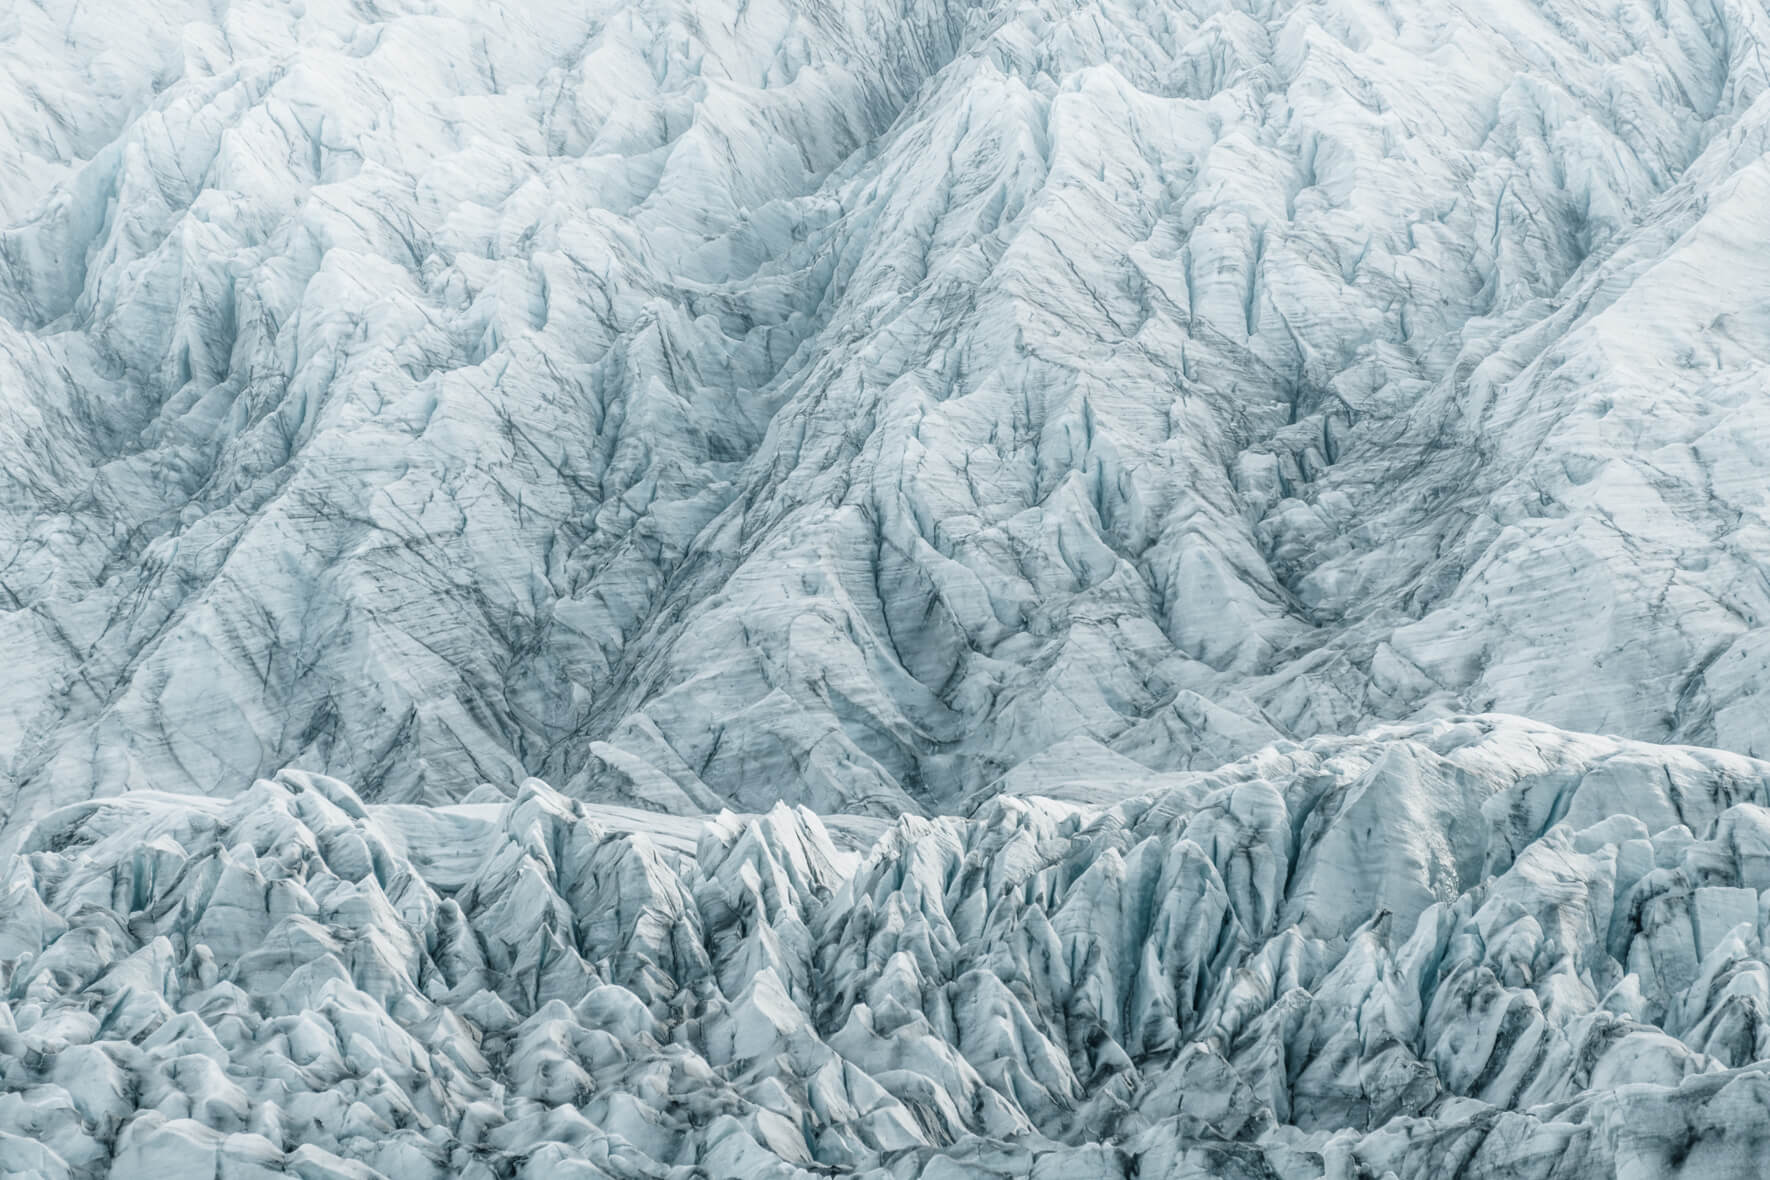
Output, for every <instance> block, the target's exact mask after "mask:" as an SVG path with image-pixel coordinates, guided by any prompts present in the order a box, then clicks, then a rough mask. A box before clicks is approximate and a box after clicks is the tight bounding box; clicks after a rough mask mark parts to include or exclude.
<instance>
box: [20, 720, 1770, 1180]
mask: <svg viewBox="0 0 1770 1180" xmlns="http://www.w3.org/2000/svg"><path fill="white" fill-rule="evenodd" d="M609 815H610V813H608V812H605V811H603V810H602V809H600V808H598V807H597V806H596V805H594V804H592V805H588V806H586V805H584V804H581V803H576V802H574V801H572V800H570V799H568V798H566V797H565V796H563V795H560V794H559V793H557V792H555V791H553V790H551V789H550V788H548V787H546V786H544V785H543V784H541V783H540V782H539V781H537V780H529V781H528V782H526V783H524V784H523V785H522V787H521V788H520V790H518V791H517V792H516V793H515V794H514V796H513V797H511V798H509V799H507V800H505V801H503V802H501V803H495V802H490V801H487V802H484V803H473V804H468V805H464V806H456V807H450V808H444V809H438V810H436V811H434V812H430V813H428V814H426V812H425V809H423V808H417V807H411V806H394V807H376V806H365V805H364V804H363V803H361V802H360V801H359V799H358V798H357V796H356V795H355V794H354V793H353V792H352V791H351V790H350V788H349V787H347V786H345V785H344V784H343V783H341V782H338V781H337V780H333V779H327V778H323V777H320V776H317V775H309V774H304V773H301V772H287V773H285V774H282V775H280V776H279V777H278V778H277V779H275V780H261V781H259V782H258V783H257V784H255V785H254V786H252V787H251V789H249V790H247V791H245V792H243V793H241V794H239V795H238V796H237V797H236V798H234V799H231V800H228V801H226V802H223V801H219V800H212V799H202V798H197V797H191V796H177V795H167V794H153V793H147V792H143V793H136V794H129V795H124V796H120V797H116V798H111V799H106V800H100V801H96V802H91V803H84V804H78V805H74V806H71V807H68V808H65V809H62V810H59V811H56V812H54V813H52V814H51V815H49V816H48V817H46V818H45V819H44V820H43V821H42V822H41V823H39V824H38V825H37V826H36V827H35V828H34V830H33V831H32V832H31V834H30V835H29V836H28V837H27V838H26V839H25V840H24V842H23V846H22V847H23V851H22V853H21V855H20V857H19V858H18V860H17V862H16V864H15V867H14V868H13V870H12V875H11V879H10V881H9V882H8V883H7V885H6V893H5V896H4V898H3V899H0V995H3V996H4V1000H3V1001H0V1159H3V1160H5V1161H6V1165H7V1166H9V1167H12V1168H14V1169H18V1168H19V1167H21V1162H22V1168H23V1172H24V1174H27V1175H33V1176H43V1177H63V1176H100V1175H105V1174H106V1171H107V1169H114V1170H113V1171H111V1172H110V1174H112V1175H119V1176H127V1177H148V1176H184V1175H189V1176H209V1175H215V1176H220V1177H227V1178H232V1177H236V1176H272V1175H298V1176H302V1177H369V1176H377V1175H378V1176H386V1177H391V1178H401V1177H441V1176H461V1177H476V1178H486V1177H508V1176H518V1177H536V1178H540V1177H549V1178H551V1177H586V1178H587V1177H603V1176H615V1177H656V1178H661V1177H670V1178H674V1180H690V1178H694V1177H702V1178H704V1177H740V1176H741V1177H779V1178H782V1180H785V1178H787V1177H812V1176H828V1175H850V1174H854V1175H869V1176H873V1177H877V1178H879V1180H883V1178H885V1177H900V1178H902V1180H913V1178H915V1177H922V1176H931V1177H947V1178H955V1177H972V1176H975V1177H989V1176H997V1177H1004V1178H1006V1177H1025V1176H1035V1177H1052V1178H1063V1180H1076V1178H1079V1177H1090V1178H1092V1177H1102V1178H1112V1177H1126V1178H1128V1177H1131V1176H1141V1177H1150V1176H1159V1177H1165V1178H1183V1177H1201V1178H1202V1177H1247V1178H1253V1177H1262V1178H1272V1177H1279V1178H1282V1180H1291V1178H1299V1180H1301V1178H1309V1180H1316V1178H1320V1177H1331V1178H1334V1180H1349V1178H1351V1177H1361V1176H1368V1177H1379V1176H1395V1177H1400V1178H1411V1177H1418V1178H1421V1180H1425V1178H1427V1177H1438V1176H1444V1175H1449V1174H1451V1173H1452V1172H1455V1174H1457V1175H1461V1176H1466V1177H1471V1178H1487V1177H1494V1178H1498V1177H1506V1178H1517V1177H1567V1178H1575V1177H1577V1178H1587V1177H1593V1178H1596V1177H1616V1176H1625V1177H1672V1176H1686V1177H1693V1178H1695V1177H1705V1178H1707V1177H1731V1176H1740V1177H1745V1176H1752V1175H1756V1174H1758V1169H1759V1167H1760V1166H1761V1161H1762V1160H1763V1159H1764V1158H1765V1153H1766V1152H1770V957H1767V953H1766V950H1765V938H1766V937H1767V927H1766V922H1767V921H1770V764H1766V763H1762V762H1756V761H1753V760H1750V759H1748V758H1744V757H1741V756H1738V755H1733V754H1724V753H1717V752H1713V751H1705V750H1699V749H1693V748H1685V747H1667V746H1652V745H1646V744H1641V743H1633V742H1626V741H1620V740H1617V739H1610V738H1595V737H1585V736H1578V735H1573V734H1568V733H1564V732H1562V731H1559V730H1555V729H1551V728H1549V727H1547V726H1544V725H1540V724H1536V723H1532V722H1525V721H1521V720H1518V719H1514V718H1500V717H1474V718H1467V719H1455V720H1442V721H1437V722H1431V723H1425V724H1411V725H1404V726H1394V727H1389V728H1385V729H1381V730H1378V731H1376V732H1374V733H1372V734H1370V735H1368V736H1365V737H1360V738H1318V739H1315V740H1314V741H1311V742H1308V743H1305V744H1302V745H1297V744H1291V743H1286V744H1282V745H1279V746H1277V747H1275V748H1272V749H1270V750H1266V751H1263V752H1261V753H1259V754H1257V755H1255V756H1253V757H1251V758H1248V759H1246V760H1242V761H1238V762H1236V763H1233V764H1231V765H1229V766H1227V767H1224V768H1222V769H1219V770H1216V771H1212V772H1190V773H1180V774H1176V775H1173V776H1170V778H1169V780H1168V781H1166V782H1165V783H1164V784H1163V785H1162V786H1160V787H1158V788H1156V789H1154V790H1152V791H1151V792H1149V793H1146V794H1141V795H1135V796H1132V797H1129V798H1124V799H1121V800H1119V801H1118V802H1116V803H1115V804H1113V805H1112V806H1110V807H1102V806H1100V805H1078V804H1074V803H1071V804H1051V803H1048V802H1046V801H1043V800H1041V799H1038V798H1036V797H1024V798H1023V797H1018V796H1011V795H1000V796H997V797H995V798H993V799H990V800H989V801H987V802H985V803H984V804H983V805H982V806H981V807H980V809H979V810H978V811H977V813H976V814H975V815H974V816H972V817H969V818H953V817H949V818H941V819H934V820H929V819H924V818H919V817H907V818H904V819H902V820H901V821H899V822H898V823H896V824H894V825H892V826H891V827H889V828H888V829H885V830H884V831H883V833H882V834H881V835H880V837H879V839H878V840H877V842H876V843H875V844H874V846H873V847H871V848H870V849H869V850H867V851H866V853H865V854H864V855H862V856H856V855H853V854H848V855H844V854H843V853H842V852H841V851H840V850H839V849H838V848H837V847H836V846H835V844H834V842H833V841H832V840H831V838H830V836H829V834H828V833H827V831H826V829H825V827H824V825H823V824H822V823H821V822H820V821H819V820H818V818H817V817H816V816H815V815H813V814H812V813H811V812H809V811H805V810H803V809H797V810H796V809H793V808H789V807H787V806H785V805H780V806H777V807H776V808H774V809H773V810H772V811H770V812H768V813H767V814H766V815H763V816H759V817H758V816H751V817H738V816H735V815H731V814H729V813H727V814H725V815H722V816H719V817H714V818H711V819H708V820H706V821H703V822H701V823H699V824H697V825H696V827H697V829H698V830H697V832H696V834H695V835H694V837H693V840H692V847H690V839H689V836H688V831H687V827H686V826H684V825H683V824H681V823H680V822H679V821H661V822H660V824H659V826H657V827H655V828H654V827H648V826H647V824H645V823H644V822H641V821H639V820H638V819H636V818H635V817H634V816H633V814H632V813H622V814H620V815H618V816H616V817H615V818H612V819H609V818H608V817H609ZM605 820H606V821H607V822H605ZM450 827H452V828H456V829H458V830H460V831H461V832H464V833H467V832H470V833H471V835H470V836H469V837H467V838H464V839H463V840H461V841H460V842H459V843H458V845H457V848H458V849H471V856H463V857H462V858H460V859H456V860H441V861H438V860H435V859H427V858H426V854H425V853H424V852H423V848H424V846H425V845H428V844H433V843H436V841H435V840H434V837H436V836H437V835H439V834H440V832H441V831H442V829H444V828H450ZM433 867H434V870H435V871H434V873H433V872H432V868H433ZM1459 1169H1460V1170H1459Z"/></svg>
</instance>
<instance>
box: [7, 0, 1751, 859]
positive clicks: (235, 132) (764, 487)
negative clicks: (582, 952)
mask: <svg viewBox="0 0 1770 1180" xmlns="http://www.w3.org/2000/svg"><path fill="white" fill-rule="evenodd" d="M1767 41H1770V18H1767V17H1766V14H1765V12H1764V9H1763V7H1762V5H1760V4H1757V3H1754V2H1752V0H1664V2H1663V3H1662V2H1658V0H1655V2H1652V3H1649V2H1647V0H1624V2H1622V3H1617V4H1608V5H1598V4H1595V3H1591V2H1590V0H1532V2H1529V3H1524V2H1515V3H1502V4H1479V5H1460V4H1453V3H1444V2H1441V0H1432V2H1427V0H1407V2H1405V3H1400V4H1372V3H1362V2H1358V0H1328V2H1324V3H1318V4H1291V3H1284V2H1274V3H1258V4H1250V5H1219V4H1216V3H1193V2H1190V0H1186V2H1173V0H1163V2H1160V3H1151V4H1128V3H1123V4H1122V3H1116V2H1113V0H1090V2H1087V3H1073V2H1071V0H1058V2H1052V3H1038V4H1020V3H1014V4H1008V3H1001V4H989V3H985V4H979V5H975V6H967V5H959V4H956V3H954V4H945V3H939V2H937V0H904V2H903V3H887V2H881V0H852V2H850V3H845V4H834V3H800V2H794V3H785V2H782V0H751V2H750V3H746V4H742V5H738V6H717V5H713V6H709V5H705V4H697V3H689V2H688V0H640V2H633V0H620V2H619V3H613V2H599V3H591V4H579V3H574V4H550V3H543V2H540V0H535V2H524V3H506V4H487V3H477V2H476V3H467V2H465V0H461V2H455V3H448V2H438V3H416V2H414V3H381V2H379V0H368V2H358V3H351V4H345V3H341V2H332V0H309V2H306V3H303V4H287V3H284V2H283V0H276V2H274V3H272V2H261V3H255V2H248V0H242V2H238V3H228V4H224V5H219V6H216V5H210V4H207V3H205V4H201V5H197V4H184V3H180V2H178V0H165V2H163V3H156V4H153V5H150V6H143V5H141V4H138V3H135V2H134V0H130V2H128V3H122V2H120V0H99V2H83V3H81V4H78V5H73V4H61V3H49V4H45V5H43V6H37V5H34V4H18V5H14V6H12V7H11V8H9V9H8V10H7V12H6V13H5V14H4V15H0V117H3V118H4V120H5V126H6V128H7V132H6V134H5V135H4V136H0V391H3V394H4V396H0V442H3V444H4V446H5V448H6V452H7V455H8V460H7V462H6V464H5V465H4V470H3V471H0V648H3V649H4V650H5V652H6V653H7V664H6V671H7V675H6V676H5V677H4V678H3V680H0V799H3V800H4V806H3V808H0V809H3V810H4V812H5V814H6V815H7V817H8V820H7V832H6V833H5V834H0V846H5V845H8V844H10V843H12V842H15V841H16V837H17V828H18V825H19V824H20V823H22V822H23V821H25V820H26V819H29V818H31V817H33V816H39V815H42V814H44V813H46V812H47V811H48V810H49V809H50V808H51V807H53V806H56V805H58V804H61V803H65V802H68V801H70V800H74V799H81V798H86V797H89V796H92V795H95V794H109V793H113V792H116V791H119V790H122V789H124V788H130V789H141V788H146V789H159V790H177V791H191V790H194V791H203V792H215V793H219V794H223V795H226V794H231V793H233V792H234V791H236V790H237V789H238V787H239V784H241V783H243V782H249V781H251V780H252V779H253V778H254V777H257V776H262V775H268V774H272V773H274V772H275V771H276V770H278V769H280V768H282V767H284V766H288V765H300V766H305V767H307V768H309V769H313V770H324V771H327V772H330V773H333V774H336V775H338V776H339V777H341V778H344V779H346V780H348V781H350V782H352V783H353V784H355V787H356V789H357V790H359V791H360V792H361V793H362V795H363V797H365V798H369V799H379V800H388V801H393V800H407V801H411V800H429V801H440V800H448V799H458V798H461V797H462V796H463V795H464V794H465V793H466V792H467V791H469V790H470V789H471V788H472V787H473V786H474V785H476V784H478V783H480V782H482V781H499V782H514V781H519V780H520V779H521V778H522V777H523V776H524V775H525V774H529V773H535V774H541V775H543V776H544V777H546V778H548V779H549V780H550V781H552V782H554V783H556V784H557V785H558V786H559V787H560V788H561V789H562V790H563V791H565V792H566V793H567V794H569V795H572V796H574V797H579V798H600V799H611V800H622V801H627V802H631V803H636V804H640V805H643V806H646V807H650V808H653V809H659V808H661V809H667V810H673V811H678V812H683V813H693V812H699V811H705V810H713V809H716V808H717V807H719V806H721V805H724V804H730V805H733V806H735V807H738V808H740V809H742V810H749V811H760V810H765V809H766V808H767V807H768V806H769V805H770V804H771V803H772V802H773V801H774V800H776V799H786V800H788V801H789V802H794V803H805V804H809V805H811V806H812V807H814V808H815V809H818V810H820V811H823V812H833V811H836V810H842V809H847V810H850V811H860V812H871V813H874V814H897V813H899V812H902V811H910V812H929V811H939V810H946V809H950V808H952V807H953V806H954V805H955V803H956V801H957V800H959V799H961V798H963V797H968V796H970V795H972V794H973V793H975V792H977V791H979V790H981V789H983V788H986V787H988V786H989V784H991V783H992V782H994V781H995V780H996V779H997V778H998V777H999V776H1001V775H1002V774H1003V773H1005V772H1010V771H1012V770H1013V769H1014V768H1015V767H1017V766H1020V765H1021V764H1022V763H1023V762H1025V761H1026V760H1027V759H1029V758H1032V757H1035V756H1037V755H1039V754H1041V753H1042V752H1044V751H1047V750H1049V749H1050V748H1051V747H1053V746H1054V745H1058V744H1059V743H1062V745H1061V754H1062V758H1063V759H1067V760H1070V761H1074V760H1078V759H1079V760H1081V761H1082V762H1085V763H1086V764H1088V765H1090V766H1113V767H1117V768H1119V769H1120V771H1122V772H1123V773H1125V774H1132V775H1135V774H1141V773H1143V772H1144V771H1146V770H1155V771H1168V770H1175V769H1181V768H1186V767H1189V766H1197V767H1208V766H1214V765H1217V764H1219V763H1220V762H1221V761H1222V760H1224V759H1226V758H1230V757H1234V756H1237V755H1239V754H1241V753H1244V752H1247V751H1249V750H1251V749H1254V748H1257V747H1258V746H1260V745H1261V744H1263V743H1265V742H1267V741H1269V740H1271V739H1272V738H1274V737H1276V736H1281V735H1290V736H1307V735H1310V734H1314V733H1333V732H1353V731H1355V730H1357V729H1359V728H1361V727H1363V726H1364V725H1367V724H1369V723H1371V722H1372V721H1374V720H1381V719H1385V718H1395V719H1405V718H1410V717H1420V716H1431V715H1436V714H1438V713H1440V712H1443V711H1446V710H1461V709H1477V710H1484V709H1499V710H1503V711H1510V712H1518V713H1523V714H1528V715H1532V716H1536V717H1539V718H1542V719H1544V720H1547V721H1551V722H1554V723H1557V724H1562V725H1567V726H1570V727H1574V728H1581V729H1591V730H1597V731H1607V732H1617V733H1622V734H1627V735H1631V736H1635V737H1642V738H1668V737H1669V738H1676V739H1681V740H1689V741H1694V742H1698V743H1701V744H1712V745H1717V746H1721V747H1724V748H1729V749H1733V750H1737V751H1742V752H1751V751H1760V752H1763V751H1766V750H1767V749H1770V745H1767V738H1766V730H1765V721H1764V717H1765V716H1766V712H1765V707H1764V698H1763V696H1762V692H1763V685H1764V683H1765V678H1764V676H1763V669H1764V665H1765V641H1764V639H1763V638H1762V636H1763V631H1762V629H1761V626H1760V624H1761V623H1762V622H1763V620H1764V619H1765V618H1766V617H1767V615H1770V581H1767V580H1766V565H1767V562H1770V559H1767V558H1766V556H1765V555H1766V554H1767V553H1770V533H1767V532H1766V529H1765V500H1764V497H1765V489H1766V486H1767V480H1766V476H1767V474H1770V471H1767V469H1770V458H1766V456H1770V437H1767V436H1766V433H1765V431H1766V426H1765V423H1766V421H1770V419H1766V417H1765V415H1764V413H1763V411H1762V405H1763V395H1764V388H1765V380H1766V362H1767V359H1770V318H1767V314H1766V311H1765V308H1766V307H1770V242H1767V240H1766V236H1767V235H1770V219H1767V218H1766V217H1765V216H1764V210H1765V208H1766V207H1770V163H1767V162H1766V160H1765V158H1764V155H1765V150H1766V147H1767V146H1770V100H1766V99H1765V98H1764V93H1765V88H1766V74H1765V62H1766V60H1770V58H1766V56H1765V52H1766V42H1767Z"/></svg>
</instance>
